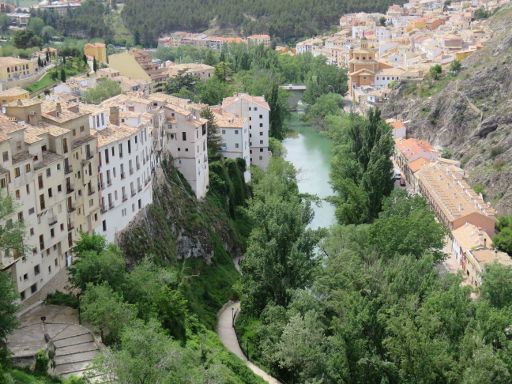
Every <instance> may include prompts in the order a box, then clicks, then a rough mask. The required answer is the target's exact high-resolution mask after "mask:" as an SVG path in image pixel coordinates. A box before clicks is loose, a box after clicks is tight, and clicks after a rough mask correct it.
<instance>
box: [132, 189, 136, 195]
mask: <svg viewBox="0 0 512 384" xmlns="http://www.w3.org/2000/svg"><path fill="white" fill-rule="evenodd" d="M135 194H136V192H135V189H132V197H133V196H135Z"/></svg>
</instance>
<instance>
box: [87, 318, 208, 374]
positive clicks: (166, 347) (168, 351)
mask: <svg viewBox="0 0 512 384" xmlns="http://www.w3.org/2000/svg"><path fill="white" fill-rule="evenodd" d="M200 367H201V362H200V360H199V356H198V354H197V353H195V352H193V351H192V350H190V349H187V350H185V349H182V348H180V346H179V345H178V343H177V342H175V341H173V340H172V339H170V338H169V337H168V336H167V335H166V334H165V332H164V330H163V329H162V327H161V326H160V324H158V322H156V321H155V320H150V321H148V322H147V323H143V322H141V321H135V322H133V323H131V324H129V326H128V327H127V328H126V329H125V330H124V331H123V333H122V335H121V340H120V348H119V349H118V350H107V351H106V352H105V353H103V354H102V355H101V356H100V358H99V359H98V360H96V362H95V364H94V370H97V371H98V372H101V373H102V374H104V375H105V377H107V378H109V380H112V381H113V382H114V381H115V382H116V383H120V384H134V383H137V384H144V383H203V382H205V381H203V380H202V374H201V372H200V369H201V368H200Z"/></svg>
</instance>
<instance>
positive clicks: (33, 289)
mask: <svg viewBox="0 0 512 384" xmlns="http://www.w3.org/2000/svg"><path fill="white" fill-rule="evenodd" d="M30 292H32V293H36V292H37V283H35V284H32V285H31V286H30Z"/></svg>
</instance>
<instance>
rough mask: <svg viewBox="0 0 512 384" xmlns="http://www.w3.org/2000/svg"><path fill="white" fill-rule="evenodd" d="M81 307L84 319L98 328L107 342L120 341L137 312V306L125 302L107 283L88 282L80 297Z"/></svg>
mask: <svg viewBox="0 0 512 384" xmlns="http://www.w3.org/2000/svg"><path fill="white" fill-rule="evenodd" d="M80 308H81V314H82V318H83V320H85V321H87V322H89V323H91V324H92V325H93V326H94V327H95V328H97V329H98V330H99V331H100V334H101V337H102V339H103V341H105V342H106V343H113V342H116V341H118V340H119V337H120V335H121V333H122V332H123V330H124V328H125V327H126V326H127V325H128V324H130V322H132V321H133V320H134V319H135V318H136V314H137V310H136V307H135V306H134V305H133V304H127V303H125V302H124V301H123V297H122V296H121V295H120V294H119V293H117V292H114V290H113V289H112V288H111V287H110V286H109V285H108V284H107V283H103V284H102V285H92V284H88V285H87V287H86V289H85V292H84V293H83V294H82V296H81V297H80Z"/></svg>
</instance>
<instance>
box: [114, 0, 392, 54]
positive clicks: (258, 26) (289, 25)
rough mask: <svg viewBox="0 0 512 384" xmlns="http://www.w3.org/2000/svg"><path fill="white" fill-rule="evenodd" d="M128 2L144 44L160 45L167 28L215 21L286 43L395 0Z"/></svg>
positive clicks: (194, 27)
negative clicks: (339, 0) (348, 16)
mask: <svg viewBox="0 0 512 384" xmlns="http://www.w3.org/2000/svg"><path fill="white" fill-rule="evenodd" d="M125 4H126V5H125V7H124V9H123V12H122V15H123V19H124V20H125V23H126V25H127V27H128V28H129V29H130V30H131V31H132V32H133V33H134V34H137V35H138V36H139V40H140V41H141V43H143V44H144V45H146V46H155V43H156V40H157V38H158V37H159V36H161V35H162V34H164V33H168V31H181V30H186V31H196V32H198V31H204V30H206V29H208V28H210V27H211V23H212V22H213V21H215V25H216V26H218V27H220V28H235V29H236V30H238V31H240V32H243V33H244V34H245V35H250V34H253V33H269V34H270V35H272V36H273V37H277V38H279V39H281V40H283V41H288V40H297V39H300V38H303V37H307V36H314V35H317V34H319V33H321V32H322V31H325V30H327V29H328V28H329V27H330V26H332V25H338V21H339V16H340V15H343V14H345V13H350V12H359V11H367V12H384V11H385V10H386V9H387V7H388V6H389V5H391V4H392V2H390V1H380V2H378V3H375V2H368V1H366V0H365V1H363V2H361V1H353V0H351V1H343V2H332V1H328V0H321V1H318V2H315V3H314V4H312V3H311V2H310V1H307V0H294V1H290V0H283V1H280V2H275V1H270V0H258V1H248V0H242V1H237V2H230V1H226V0H214V1H212V2H209V3H204V2H203V1H201V0H192V1H182V0H180V1H175V2H172V5H173V6H172V7H171V6H170V4H171V2H169V0H156V1H155V0H142V1H141V0H128V1H126V2H125Z"/></svg>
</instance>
